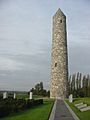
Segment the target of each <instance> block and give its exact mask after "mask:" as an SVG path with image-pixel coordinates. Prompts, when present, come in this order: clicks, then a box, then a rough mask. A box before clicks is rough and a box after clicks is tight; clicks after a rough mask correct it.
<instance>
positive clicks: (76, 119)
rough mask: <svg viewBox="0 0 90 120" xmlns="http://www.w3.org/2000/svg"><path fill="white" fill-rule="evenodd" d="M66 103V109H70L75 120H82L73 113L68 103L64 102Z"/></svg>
mask: <svg viewBox="0 0 90 120" xmlns="http://www.w3.org/2000/svg"><path fill="white" fill-rule="evenodd" d="M64 103H65V105H66V107H67V108H68V110H69V111H70V113H71V114H72V116H73V118H74V119H75V120H80V119H79V118H78V116H77V115H76V114H75V113H74V112H73V110H72V109H71V108H70V106H69V105H68V104H67V103H66V101H64Z"/></svg>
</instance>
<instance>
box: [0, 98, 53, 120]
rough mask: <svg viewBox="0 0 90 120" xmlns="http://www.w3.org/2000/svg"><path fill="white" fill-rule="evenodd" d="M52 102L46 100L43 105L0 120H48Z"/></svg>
mask: <svg viewBox="0 0 90 120" xmlns="http://www.w3.org/2000/svg"><path fill="white" fill-rule="evenodd" d="M53 103H54V100H51V99H47V100H45V101H44V104H43V105H40V106H37V107H34V108H31V109H29V110H26V111H24V112H21V113H18V114H15V115H13V116H8V117H6V118H1V119H0V120H48V116H49V114H50V112H51V108H52V106H53Z"/></svg>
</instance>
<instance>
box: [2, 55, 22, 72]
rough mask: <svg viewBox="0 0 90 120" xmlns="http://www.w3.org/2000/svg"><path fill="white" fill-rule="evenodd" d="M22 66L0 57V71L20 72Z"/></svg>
mask: <svg viewBox="0 0 90 120" xmlns="http://www.w3.org/2000/svg"><path fill="white" fill-rule="evenodd" d="M23 66H24V64H22V63H19V62H17V61H15V60H12V59H10V58H6V57H0V70H9V71H15V70H21V69H22V68H23Z"/></svg>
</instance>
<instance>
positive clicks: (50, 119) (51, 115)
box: [49, 100, 57, 120]
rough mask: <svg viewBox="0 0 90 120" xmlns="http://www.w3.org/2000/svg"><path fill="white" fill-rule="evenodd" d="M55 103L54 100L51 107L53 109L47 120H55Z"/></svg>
mask: <svg viewBox="0 0 90 120" xmlns="http://www.w3.org/2000/svg"><path fill="white" fill-rule="evenodd" d="M56 102H57V100H55V103H54V106H53V108H52V111H51V114H50V117H49V120H54V118H55V111H56Z"/></svg>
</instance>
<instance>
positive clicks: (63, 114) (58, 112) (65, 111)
mask: <svg viewBox="0 0 90 120" xmlns="http://www.w3.org/2000/svg"><path fill="white" fill-rule="evenodd" d="M49 120H79V119H77V118H76V117H75V115H72V114H71V112H70V110H69V108H68V107H67V105H66V104H65V103H64V101H63V100H56V101H55V104H54V107H53V109H52V112H51V115H50V118H49Z"/></svg>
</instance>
